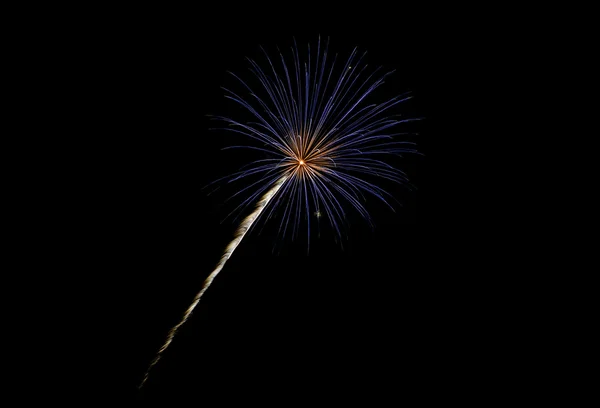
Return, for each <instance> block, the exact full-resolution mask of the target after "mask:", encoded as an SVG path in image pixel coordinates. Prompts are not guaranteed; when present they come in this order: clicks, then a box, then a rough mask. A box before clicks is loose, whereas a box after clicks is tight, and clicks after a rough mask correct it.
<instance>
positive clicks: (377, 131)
mask: <svg viewBox="0 0 600 408" xmlns="http://www.w3.org/2000/svg"><path fill="white" fill-rule="evenodd" d="M261 49H262V50H263V52H264V57H265V64H264V68H263V66H261V64H259V63H257V62H256V61H254V60H251V59H248V60H249V62H250V71H251V72H252V73H253V75H254V77H255V78H256V79H257V82H256V85H254V86H253V87H251V86H250V85H248V83H247V82H246V81H244V80H243V79H241V78H240V77H239V76H237V75H236V74H234V73H231V72H230V74H231V75H232V76H233V77H235V78H236V80H237V81H238V82H239V84H241V85H242V90H243V91H244V96H242V94H241V93H240V92H234V91H232V90H230V89H227V88H223V89H224V90H225V92H226V98H228V99H230V100H233V101H235V102H236V103H237V104H239V105H241V106H242V107H243V108H244V109H245V110H247V111H248V112H249V114H250V115H251V116H252V117H253V119H254V120H253V121H251V122H243V123H242V122H240V121H237V120H235V119H231V118H228V117H222V116H218V117H215V119H217V120H220V121H223V122H225V123H226V124H227V126H226V127H224V129H226V130H227V131H231V132H235V133H237V134H241V135H243V136H245V137H247V138H249V139H251V140H252V141H253V142H254V144H252V145H244V146H230V147H227V148H226V149H233V148H244V149H252V150H257V151H260V152H263V153H264V154H265V157H266V158H262V159H260V160H256V161H254V162H252V163H249V164H248V165H246V166H245V167H244V168H243V169H241V170H240V171H239V172H237V173H234V174H233V175H230V176H227V177H224V178H223V179H219V180H218V181H223V180H228V181H229V182H233V181H238V180H242V179H247V178H249V177H250V176H258V177H259V179H258V181H256V182H253V183H250V184H249V185H247V186H245V187H243V188H242V189H240V190H239V191H238V192H236V193H235V194H234V197H235V196H237V195H239V194H242V193H244V192H247V191H249V190H250V191H252V194H250V195H249V197H248V198H246V199H245V200H244V201H243V202H242V203H241V204H240V205H239V206H238V208H236V210H234V211H233V212H236V211H238V212H239V213H240V214H241V213H243V212H244V211H243V210H244V209H246V208H247V207H248V206H251V205H252V204H254V203H255V202H256V201H257V199H258V198H259V197H260V196H261V195H262V194H264V193H265V192H266V191H269V190H270V189H272V188H273V186H274V185H275V184H276V183H277V182H278V181H279V180H281V179H282V178H284V179H285V181H284V183H283V185H282V186H281V188H279V189H278V191H277V193H276V194H275V196H274V197H273V199H272V200H271V203H270V208H268V209H267V211H266V214H265V215H266V218H267V219H268V218H270V217H271V215H272V214H273V213H274V212H275V211H277V210H278V209H279V211H281V212H282V213H283V216H282V217H281V220H280V225H279V233H281V234H284V235H285V234H286V233H287V232H288V230H289V229H290V224H291V229H292V231H293V233H294V234H295V233H296V232H297V229H298V227H299V224H300V222H301V220H302V219H306V222H307V226H308V237H309V239H310V228H311V225H310V223H311V217H310V216H309V215H310V214H318V217H320V216H324V217H325V218H327V219H328V220H329V222H330V224H331V227H332V228H333V230H334V231H335V233H336V235H337V236H341V234H342V227H341V224H342V222H343V220H344V219H345V218H346V209H345V208H346V207H348V205H344V203H343V202H344V201H345V202H346V203H349V204H350V206H351V207H352V208H354V209H355V210H356V211H358V213H360V214H361V215H362V216H363V217H364V218H365V219H366V220H367V221H369V222H370V217H369V213H368V211H367V209H366V208H365V207H364V205H363V202H364V201H365V193H366V194H367V195H372V196H374V197H377V198H378V199H379V200H381V201H383V202H384V203H385V204H387V205H388V206H389V207H390V208H392V210H393V207H392V206H391V205H390V204H389V203H388V199H389V198H391V195H390V194H389V193H387V192H386V191H385V190H384V189H382V188H381V187H379V186H377V185H375V184H373V182H371V181H370V180H371V179H373V177H372V176H374V177H381V178H384V179H387V180H391V181H393V182H397V183H400V184H407V183H408V180H407V178H406V175H405V173H403V172H402V171H400V170H399V169H397V168H394V167H393V166H392V165H390V164H388V163H386V162H385V161H384V160H385V156H386V155H400V154H402V153H417V151H416V150H415V148H414V143H411V142H407V141H399V140H395V137H396V136H399V135H403V134H405V133H400V132H395V131H394V128H397V127H398V125H401V124H403V123H406V122H409V121H413V120H417V119H414V118H409V119H406V118H402V116H400V115H388V114H387V113H388V112H389V111H390V109H391V108H392V107H394V106H396V105H398V104H399V103H402V102H404V101H406V100H408V99H410V96H409V95H407V94H404V95H400V96H397V97H394V98H391V99H389V100H386V101H383V102H382V103H368V101H369V96H370V95H371V94H372V93H373V91H375V89H377V88H378V87H379V86H381V85H382V84H383V83H384V80H385V78H386V77H387V76H388V75H390V74H392V73H393V72H394V71H391V72H385V73H382V72H381V69H380V68H378V69H375V70H374V71H372V72H369V71H368V66H367V65H366V63H364V59H365V55H366V52H365V53H362V54H359V53H358V50H357V49H356V48H355V49H354V50H353V51H352V53H351V54H350V56H349V57H348V58H347V59H346V60H345V61H341V62H340V61H338V59H337V55H336V56H334V57H333V58H330V56H329V53H328V49H329V42H327V43H326V44H325V45H324V46H323V45H322V44H321V41H320V39H319V41H318V43H317V47H316V50H314V49H313V50H311V47H310V45H309V46H308V49H307V60H306V62H304V63H303V62H301V58H300V52H299V50H298V47H297V46H296V44H295V42H294V47H293V48H292V49H291V58H288V59H287V60H286V58H285V57H284V55H283V54H282V53H281V52H280V53H279V58H278V59H272V58H271V57H270V56H269V54H268V53H267V52H266V51H265V50H264V48H261ZM365 176H367V177H365ZM230 215H231V214H230Z"/></svg>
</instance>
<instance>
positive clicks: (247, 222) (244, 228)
mask: <svg viewBox="0 0 600 408" xmlns="http://www.w3.org/2000/svg"><path fill="white" fill-rule="evenodd" d="M285 180H286V177H285V176H284V177H281V178H280V179H279V180H278V181H277V182H276V183H275V185H274V186H273V187H272V188H271V189H270V190H269V191H267V193H266V194H265V195H264V196H263V197H262V198H261V199H260V201H259V202H258V203H257V204H256V209H255V210H254V212H253V213H252V214H250V215H248V216H247V217H246V218H245V219H244V221H242V223H241V224H240V226H239V227H238V228H237V230H236V231H235V237H234V238H233V240H232V241H231V242H230V243H229V245H227V248H225V252H224V253H223V255H222V256H221V260H220V261H219V263H218V264H217V266H216V267H215V269H214V270H213V271H212V272H211V273H210V275H208V277H207V278H206V279H205V280H204V283H203V284H202V289H200V291H199V292H198V293H197V294H196V296H195V297H194V300H193V302H192V304H191V305H190V307H188V309H187V310H186V311H185V313H184V314H183V318H182V319H181V321H180V322H179V323H177V324H176V325H175V326H174V327H173V328H172V329H171V330H170V331H169V334H168V336H167V339H166V341H165V343H164V344H163V345H162V347H161V348H160V349H159V350H158V353H157V355H156V357H155V358H154V360H152V363H150V366H149V367H148V370H147V371H146V374H145V375H144V379H143V380H142V382H141V384H140V386H139V388H142V387H143V386H144V383H145V382H146V381H147V380H148V376H149V374H150V370H151V369H152V368H153V367H154V366H155V365H156V363H158V361H159V360H160V358H161V356H162V353H164V352H165V350H166V349H167V348H168V347H169V345H170V344H171V342H172V341H173V338H174V337H175V334H176V333H177V330H179V328H180V327H181V326H182V325H183V324H184V323H185V322H186V321H187V320H188V318H189V317H190V315H191V314H192V312H193V311H194V309H195V308H196V306H197V305H198V303H199V302H200V298H201V297H202V295H203V294H204V292H206V290H207V289H208V287H209V286H210V285H211V283H212V281H213V280H214V279H215V277H216V276H217V275H218V274H219V272H221V269H223V266H225V263H226V262H227V261H228V260H229V258H230V257H231V255H232V254H233V251H235V249H236V248H237V247H238V245H239V244H240V242H241V241H242V239H243V238H244V236H245V235H246V233H247V232H248V230H249V229H250V228H251V227H252V224H254V222H255V221H256V220H257V219H258V217H259V216H260V214H261V213H262V212H263V210H264V209H265V207H266V206H267V205H268V204H269V201H271V199H272V198H273V196H275V194H277V191H278V190H279V189H280V188H281V186H282V185H283V183H284V182H285Z"/></svg>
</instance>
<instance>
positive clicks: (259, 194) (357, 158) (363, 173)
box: [140, 40, 416, 387]
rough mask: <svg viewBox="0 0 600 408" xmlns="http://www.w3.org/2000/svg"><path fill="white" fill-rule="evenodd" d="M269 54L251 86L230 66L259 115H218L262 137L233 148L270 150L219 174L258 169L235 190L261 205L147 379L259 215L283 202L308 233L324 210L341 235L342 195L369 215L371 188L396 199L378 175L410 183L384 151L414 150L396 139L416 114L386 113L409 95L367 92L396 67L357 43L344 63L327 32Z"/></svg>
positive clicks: (285, 223)
mask: <svg viewBox="0 0 600 408" xmlns="http://www.w3.org/2000/svg"><path fill="white" fill-rule="evenodd" d="M264 54H265V64H264V66H265V68H266V69H263V68H262V67H261V65H259V64H258V63H257V62H255V61H253V60H249V61H250V65H251V69H250V70H251V72H252V73H253V74H254V76H255V78H256V79H257V86H252V87H251V86H250V85H248V83H247V82H245V81H243V80H242V79H241V78H240V77H238V76H237V75H235V74H232V75H233V76H234V77H235V78H236V79H237V80H238V81H239V83H240V84H241V85H242V88H243V89H245V92H246V93H247V94H248V96H247V97H246V98H244V97H242V96H240V95H239V94H238V93H236V92H233V91H231V90H229V89H225V88H224V89H225V92H226V97H227V98H228V99H231V100H233V101H235V102H236V103H237V104H239V105H241V106H242V107H243V108H244V109H245V110H247V112H248V113H249V114H250V115H251V116H252V117H253V120H252V121H248V122H244V123H242V122H240V121H237V120H234V119H230V118H227V117H215V119H217V120H220V121H223V122H224V123H226V124H227V126H226V128H225V129H226V130H228V131H231V132H235V133H237V134H240V135H243V136H246V137H248V138H250V139H251V140H253V141H254V142H257V143H255V145H247V146H231V147H230V148H248V149H253V150H257V151H260V152H262V153H264V154H265V156H266V157H265V158H262V159H260V160H256V161H254V162H252V163H250V164H249V165H247V166H246V168H244V169H243V170H240V171H239V172H237V173H235V174H233V175H231V176H228V177H226V178H224V179H221V180H218V181H223V180H225V179H228V181H229V182H233V181H238V180H248V178H249V177H251V176H256V177H259V180H258V181H256V182H252V183H248V184H249V185H247V186H245V187H244V188H243V189H240V191H238V192H237V193H236V194H235V195H234V196H237V195H238V194H241V193H243V192H246V191H248V190H250V189H252V188H254V189H255V191H254V192H253V193H252V194H250V196H249V197H248V198H246V199H245V200H243V202H242V203H241V204H240V205H239V206H238V207H237V208H236V210H237V211H239V212H240V213H242V212H243V211H244V210H245V209H246V208H247V207H248V206H251V205H253V204H254V203H256V208H255V210H254V211H253V212H252V213H251V214H250V215H248V216H247V217H246V218H245V219H244V220H243V221H242V222H241V224H240V226H239V227H238V229H237V231H236V232H235V237H234V239H233V241H231V243H230V244H229V245H228V246H227V248H226V249H225V252H224V254H223V255H222V257H221V260H220V261H219V263H218V264H217V266H216V267H215V269H214V270H213V271H212V273H211V274H210V275H209V276H208V277H207V278H206V280H205V281H204V284H203V286H202V289H201V290H200V292H198V294H197V295H196V296H195V298H194V300H193V302H192V304H191V305H190V307H189V308H188V309H187V310H186V312H185V313H184V315H183V318H182V319H181V321H180V322H179V323H178V324H177V325H176V326H175V327H173V328H172V329H171V331H170V332H169V334H168V336H167V339H166V341H165V343H164V345H163V346H162V347H161V348H160V350H159V351H158V354H157V356H156V357H155V359H154V360H153V361H152V363H151V364H150V367H149V368H148V371H147V372H146V374H145V376H144V379H143V381H142V383H141V385H140V387H141V386H142V385H143V384H144V383H145V382H146V380H147V379H148V374H149V371H150V369H152V367H154V365H155V364H156V363H157V362H158V361H159V360H160V358H161V355H162V353H163V352H164V351H165V350H166V349H167V347H168V346H169V345H170V344H171V342H172V340H173V337H174V336H175V334H176V332H177V330H178V329H179V328H180V327H181V325H183V324H184V323H185V322H186V321H187V319H188V318H189V317H190V315H191V314H192V312H193V310H194V308H195V307H196V306H197V305H198V302H199V301H200V298H201V297H202V295H203V294H204V292H205V291H206V290H207V289H208V287H209V286H210V284H211V283H212V281H213V279H214V278H215V277H216V276H217V274H218V273H219V272H220V271H221V269H222V268H223V266H224V265H225V263H226V262H227V260H228V259H229V258H230V257H231V255H232V253H233V252H234V251H235V249H236V248H237V246H238V245H239V243H240V241H241V240H242V238H243V237H244V236H245V235H246V233H247V232H248V231H249V230H250V229H251V228H252V227H253V226H254V224H255V221H257V220H258V219H259V217H261V216H262V217H266V218H270V217H271V215H272V214H273V213H274V212H275V211H276V210H279V211H280V212H281V213H282V216H281V221H280V224H279V233H281V234H285V233H286V232H287V231H288V229H289V228H290V224H292V230H293V232H294V233H295V232H296V231H297V228H298V226H299V224H300V220H301V219H303V218H305V219H306V220H307V226H308V236H309V237H310V218H311V217H310V216H306V217H304V216H305V215H309V214H311V213H312V214H315V215H316V216H317V218H321V217H326V218H327V219H328V220H329V223H330V224H331V227H332V228H333V230H334V231H335V233H336V234H337V235H338V236H339V235H341V225H340V224H341V222H342V221H343V220H344V219H345V217H346V210H345V208H344V205H342V202H344V201H345V202H347V203H350V207H352V208H354V209H355V210H357V211H358V212H359V213H360V214H361V215H362V216H363V217H364V218H365V219H367V220H369V214H368V212H367V210H366V209H365V208H364V206H363V204H362V202H363V201H364V196H365V194H370V195H372V196H375V197H377V198H378V199H380V200H382V201H383V202H384V203H386V204H387V205H388V206H389V203H388V201H387V200H386V198H388V197H390V195H389V194H388V193H387V192H386V191H385V190H383V189H382V188H381V187H378V186H377V185H375V184H373V183H372V182H371V181H369V180H368V179H370V178H372V176H375V177H381V178H384V179H388V180H391V181H394V182H397V183H401V184H404V183H406V182H407V179H406V176H405V174H404V173H403V172H401V171H400V170H398V169H396V168H394V167H392V166H391V165H390V164H387V163H386V162H385V161H383V157H384V156H385V155H399V154H402V153H407V152H409V153H416V151H415V150H414V149H413V147H412V143H409V142H404V141H396V140H395V138H394V137H395V136H398V135H401V134H405V133H397V132H394V131H392V128H394V127H395V126H397V125H399V124H402V123H405V122H408V121H410V120H415V119H402V118H401V117H398V116H385V115H384V113H385V112H387V111H388V110H389V109H390V108H392V107H393V106H395V105H397V104H399V103H401V102H403V101H406V100H407V99H409V96H406V95H402V96H398V97H395V98H392V99H389V100H387V101H385V102H383V103H379V104H373V103H369V104H367V101H368V97H369V96H370V95H371V94H372V93H373V91H374V90H375V89H376V88H378V87H379V86H380V85H381V84H383V82H384V79H385V78H386V77H387V76H388V75H389V74H391V72H388V73H384V74H381V73H380V70H379V69H376V70H374V71H373V72H371V73H369V72H368V71H367V65H366V64H364V63H363V59H364V56H365V54H361V55H359V54H358V52H357V50H356V49H354V51H353V52H352V53H351V55H350V57H349V58H348V59H347V60H345V62H342V63H338V60H337V56H334V57H333V58H332V59H331V62H330V57H329V54H328V44H326V45H325V46H322V44H321V41H320V40H319V42H318V44H317V49H316V51H315V50H312V51H311V49H310V46H309V47H308V52H307V56H308V57H307V61H306V62H305V63H301V61H300V52H299V50H298V47H296V46H294V47H293V48H292V52H291V54H292V57H291V64H289V65H288V61H286V59H285V58H284V56H283V54H281V53H279V57H280V58H279V59H280V61H279V64H276V61H274V60H272V59H271V58H270V57H269V55H268V54H267V53H266V52H265V53H264ZM392 72H393V71H392ZM390 207H391V206H390ZM392 209H393V208H392ZM265 210H266V211H265Z"/></svg>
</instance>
